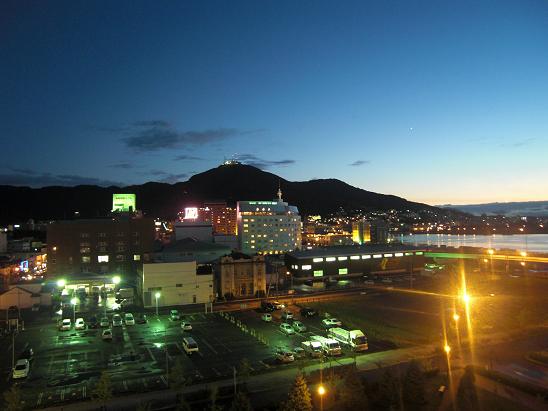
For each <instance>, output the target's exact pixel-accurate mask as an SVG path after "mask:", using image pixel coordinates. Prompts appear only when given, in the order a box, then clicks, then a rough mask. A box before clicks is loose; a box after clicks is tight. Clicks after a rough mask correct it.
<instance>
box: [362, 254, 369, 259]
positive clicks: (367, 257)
mask: <svg viewBox="0 0 548 411" xmlns="http://www.w3.org/2000/svg"><path fill="white" fill-rule="evenodd" d="M370 258H371V256H370V255H362V260H369V259H370Z"/></svg>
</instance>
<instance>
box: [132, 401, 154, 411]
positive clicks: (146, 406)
mask: <svg viewBox="0 0 548 411" xmlns="http://www.w3.org/2000/svg"><path fill="white" fill-rule="evenodd" d="M150 407H151V405H150V402H140V403H139V405H138V406H137V408H136V409H135V411H150Z"/></svg>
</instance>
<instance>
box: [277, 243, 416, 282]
mask: <svg viewBox="0 0 548 411" xmlns="http://www.w3.org/2000/svg"><path fill="white" fill-rule="evenodd" d="M424 251H425V250H424V249H422V248H417V247H411V246H406V245H400V244H394V245H389V244H376V245H362V246H336V247H325V248H316V249H312V250H302V251H293V252H290V253H287V254H286V256H285V265H286V267H287V269H288V271H290V273H291V274H292V277H293V280H294V281H295V282H304V281H314V282H322V281H326V280H330V281H333V280H342V279H344V278H347V277H358V276H363V275H368V274H377V275H382V274H393V273H406V272H407V273H410V272H412V271H413V270H416V269H418V268H420V267H423V266H424Z"/></svg>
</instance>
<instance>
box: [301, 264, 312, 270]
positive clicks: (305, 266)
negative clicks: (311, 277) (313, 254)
mask: <svg viewBox="0 0 548 411" xmlns="http://www.w3.org/2000/svg"><path fill="white" fill-rule="evenodd" d="M311 269H312V266H311V265H301V270H311Z"/></svg>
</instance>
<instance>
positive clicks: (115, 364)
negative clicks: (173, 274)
mask: <svg viewBox="0 0 548 411" xmlns="http://www.w3.org/2000/svg"><path fill="white" fill-rule="evenodd" d="M110 319H111V320H112V315H110ZM184 320H185V321H190V322H191V324H192V328H193V329H192V331H183V330H182V329H181V327H180V322H179V321H170V320H169V318H168V315H167V314H161V315H160V316H159V317H156V316H155V315H149V320H148V323H146V324H135V325H131V326H128V325H125V324H124V325H123V326H122V327H111V329H112V331H113V340H112V341H103V340H102V338H101V332H102V330H101V329H100V328H98V329H85V330H79V331H76V330H74V327H73V328H72V329H71V330H70V331H59V330H58V327H57V325H56V323H55V321H51V322H49V323H48V324H46V325H42V326H38V325H31V326H27V328H26V330H25V331H21V332H20V333H19V334H18V335H17V336H16V339H15V342H16V344H15V347H16V348H15V352H16V355H15V357H16V358H15V359H17V353H19V352H21V351H23V349H24V348H25V347H31V348H33V350H34V358H33V360H32V361H31V368H30V373H29V375H28V377H27V378H25V379H21V380H17V381H15V380H11V378H10V377H11V373H10V369H11V356H10V358H9V361H7V359H4V361H3V363H2V365H3V371H4V374H3V378H5V381H7V382H8V383H16V384H18V385H19V386H20V387H21V389H22V390H24V398H25V399H26V403H27V404H28V405H30V406H37V407H41V406H48V405H52V404H54V403H59V402H63V401H67V400H71V399H74V400H76V399H82V398H86V397H89V396H90V394H91V391H92V390H93V388H94V386H95V384H96V382H97V379H98V378H99V376H100V374H101V371H103V370H106V371H107V372H108V373H109V375H110V377H111V380H112V384H113V391H114V393H115V394H123V393H130V392H143V391H147V390H155V389H160V388H164V387H166V385H167V380H166V369H167V366H168V365H169V367H173V366H174V365H175V363H176V361H177V359H180V360H181V361H182V365H183V368H184V372H185V377H186V378H187V379H188V380H189V382H203V381H209V380H215V379H220V378H226V377H232V375H233V372H234V368H236V369H238V368H239V367H240V364H241V361H242V359H243V358H246V359H247V360H248V361H249V365H250V367H251V370H250V371H251V372H261V371H264V370H266V369H268V368H270V365H269V362H270V363H271V361H270V359H271V358H270V357H271V356H272V351H271V349H270V348H269V347H268V346H266V345H265V344H263V343H261V342H260V341H259V340H257V338H255V337H253V336H251V335H249V334H248V333H245V332H243V331H242V330H241V329H240V328H239V327H238V326H236V325H235V324H233V323H232V322H230V321H229V320H227V319H225V318H224V317H223V316H221V315H219V314H192V315H185V316H184ZM184 336H192V337H193V338H194V339H195V340H196V342H197V343H198V346H199V352H198V353H195V354H193V355H192V356H189V355H187V354H186V353H185V352H184V350H183V348H182V344H181V342H182V338H183V337H184ZM2 346H3V348H4V350H5V351H4V352H6V351H7V352H10V351H11V338H10V339H6V338H5V339H4V340H3V341H2ZM8 350H9V351H8ZM6 357H7V356H6Z"/></svg>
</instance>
